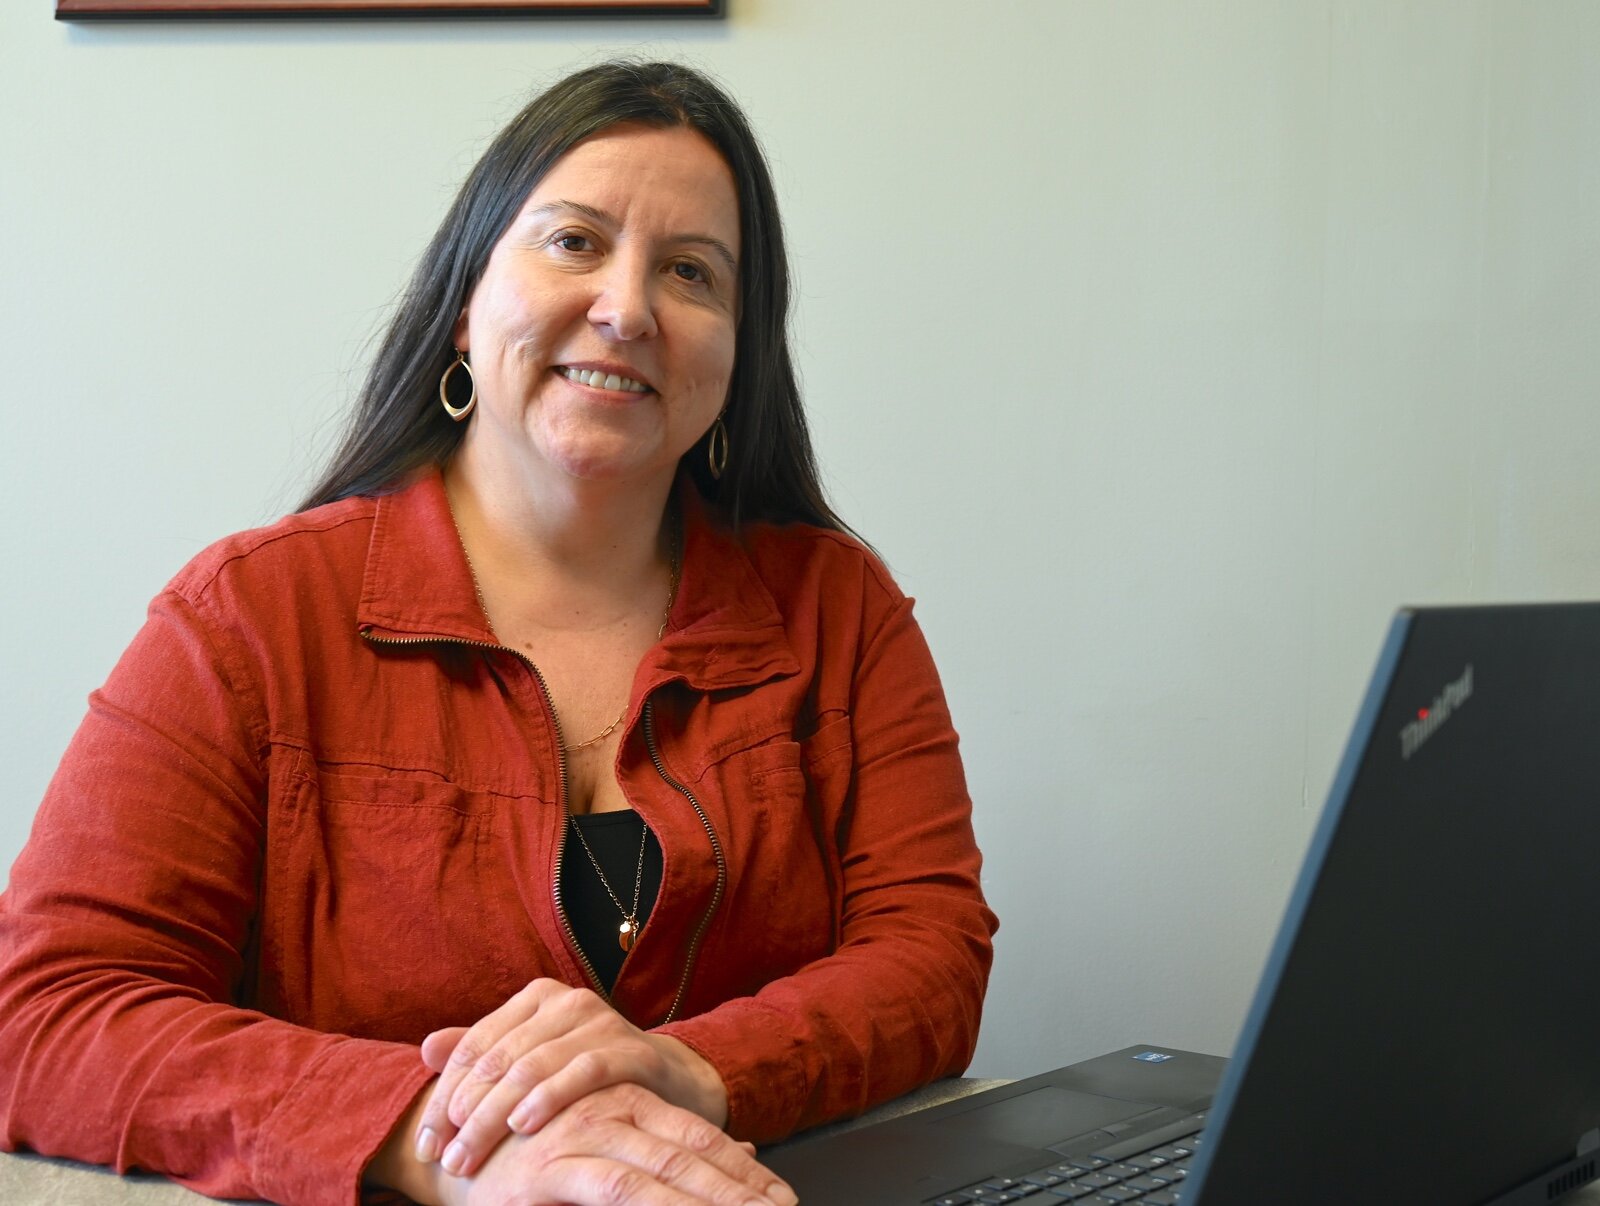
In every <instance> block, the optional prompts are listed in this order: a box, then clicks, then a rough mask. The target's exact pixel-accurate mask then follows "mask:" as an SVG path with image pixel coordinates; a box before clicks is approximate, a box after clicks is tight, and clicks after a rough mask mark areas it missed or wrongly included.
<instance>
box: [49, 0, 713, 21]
mask: <svg viewBox="0 0 1600 1206" xmlns="http://www.w3.org/2000/svg"><path fill="white" fill-rule="evenodd" d="M726 2H727V0H56V18H57V19H58V20H81V19H89V18H100V17H107V18H111V17H361V16H371V17H491V16H541V17H721V16H723V15H724V12H725V8H726Z"/></svg>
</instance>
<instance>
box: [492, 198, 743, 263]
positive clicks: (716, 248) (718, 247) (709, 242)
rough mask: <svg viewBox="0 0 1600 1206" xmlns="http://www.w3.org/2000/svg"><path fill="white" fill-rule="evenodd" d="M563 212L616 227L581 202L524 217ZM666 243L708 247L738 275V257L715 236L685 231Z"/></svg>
mask: <svg viewBox="0 0 1600 1206" xmlns="http://www.w3.org/2000/svg"><path fill="white" fill-rule="evenodd" d="M564 212H575V213H580V214H583V215H584V216H585V217H587V218H591V219H593V220H594V221H596V222H599V223H601V224H602V225H605V226H616V225H617V220H616V218H614V217H613V216H612V215H610V214H608V213H607V212H606V211H605V210H603V209H599V208H597V207H595V206H593V205H585V204H584V203H583V202H582V201H546V202H545V203H544V204H543V205H536V206H534V208H532V209H530V210H525V211H524V216H525V217H529V218H553V217H556V216H557V215H559V214H561V213H564ZM668 241H669V242H673V243H697V244H699V245H701V246H703V247H709V248H710V249H711V250H712V251H713V252H715V253H716V254H717V256H718V257H719V258H720V259H721V260H722V262H723V263H725V264H726V265H727V266H728V271H729V272H731V273H733V274H734V275H735V276H737V275H738V274H739V260H738V257H736V256H735V255H734V254H733V249H732V248H731V247H729V246H728V245H727V244H726V243H724V242H723V241H722V240H721V239H719V238H717V237H716V236H715V235H708V234H696V233H694V232H693V231H686V232H684V233H682V234H675V235H670V236H669V237H668Z"/></svg>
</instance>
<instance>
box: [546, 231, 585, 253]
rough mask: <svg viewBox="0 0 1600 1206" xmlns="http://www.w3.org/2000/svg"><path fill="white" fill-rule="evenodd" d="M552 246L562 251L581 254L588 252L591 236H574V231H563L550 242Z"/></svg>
mask: <svg viewBox="0 0 1600 1206" xmlns="http://www.w3.org/2000/svg"><path fill="white" fill-rule="evenodd" d="M550 242H551V244H552V245H554V246H556V247H559V248H561V250H562V251H571V252H580V251H588V250H590V247H589V236H588V235H581V234H574V233H573V232H572V231H563V232H562V233H560V234H558V235H556V237H555V238H553V239H551V240H550Z"/></svg>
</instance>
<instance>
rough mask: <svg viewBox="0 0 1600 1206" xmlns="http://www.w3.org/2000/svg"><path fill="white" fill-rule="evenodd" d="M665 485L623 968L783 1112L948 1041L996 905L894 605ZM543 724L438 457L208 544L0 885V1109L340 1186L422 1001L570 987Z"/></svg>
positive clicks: (840, 563)
mask: <svg viewBox="0 0 1600 1206" xmlns="http://www.w3.org/2000/svg"><path fill="white" fill-rule="evenodd" d="M682 498H683V500H684V502H683V505H684V508H685V517H684V528H685V530H684V547H683V569H682V578H681V583H680V587H679V592H678V598H677V601H676V604H675V605H674V607H673V609H672V613H671V617H670V623H669V627H668V630H667V632H666V634H665V636H664V637H663V639H662V640H661V642H660V643H659V645H658V646H657V647H656V648H655V649H654V650H652V651H651V652H650V653H649V654H648V655H647V656H646V657H645V659H644V661H643V662H642V664H641V665H640V667H639V670H638V674H637V676H636V678H635V681H634V685H633V691H632V702H631V703H630V705H629V711H628V714H627V728H626V736H625V737H624V739H623V740H622V743H621V747H620V749H619V752H618V756H617V773H618V775H619V776H620V779H621V782H622V784H623V787H624V789H625V791H626V793H627V795H628V798H629V799H630V800H631V801H632V803H633V805H634V806H635V807H636V808H637V809H638V811H639V812H640V814H641V815H643V816H644V818H645V819H646V820H647V821H648V822H649V824H650V826H651V828H653V829H654V830H655V832H656V834H657V835H658V837H659V839H660V843H661V848H662V854H663V860H664V871H663V875H662V882H661V892H660V896H659V898H658V899H657V902H656V905H655V909H654V911H653V913H652V914H651V916H650V920H649V923H648V925H647V926H646V927H645V929H644V931H643V933H642V935H641V937H640V938H639V941H638V943H637V945H636V946H635V947H634V949H633V950H632V952H631V953H630V954H629V955H628V957H627V961H626V963H625V964H624V966H623V969H622V972H621V975H620V977H619V979H618V981H617V984H616V987H615V992H614V995H613V997H612V1001H613V1004H614V1005H615V1007H616V1008H617V1009H618V1010H619V1011H620V1012H621V1013H622V1014H623V1015H625V1016H626V1017H627V1018H629V1019H630V1020H631V1021H633V1022H634V1023H635V1024H637V1025H639V1026H642V1027H647V1028H651V1027H653V1028H657V1029H658V1030H659V1031H660V1032H663V1033H669V1034H672V1035H674V1036H675V1037H677V1038H679V1039H681V1040H682V1041H683V1042H685V1043H687V1044H689V1045H690V1046H691V1047H693V1048H694V1049H695V1050H697V1051H699V1052H700V1053H701V1054H702V1055H704V1056H705V1057H706V1058H707V1059H708V1060H710V1061H711V1063H712V1064H713V1065H714V1066H715V1067H716V1068H717V1069H718V1071H719V1072H720V1073H721V1074H722V1077H723V1079H724V1080H725V1081H726V1083H727V1088H728V1099H729V1109H730V1113H729V1124H728V1129H729V1130H730V1131H731V1132H732V1133H733V1134H734V1135H735V1136H737V1137H740V1138H748V1139H752V1140H756V1141H761V1140H769V1139H773V1138H776V1137H780V1136H782V1135H785V1134H787V1133H789V1132H791V1131H793V1130H795V1129H797V1128H801V1127H805V1126H809V1125H812V1124H815V1123H818V1122H822V1121H825V1120H827V1119H830V1118H835V1117H839V1116H842V1115H848V1114H852V1113H855V1112H858V1111H861V1110H863V1109H866V1108H867V1107H869V1106H872V1105H874V1104H876V1103H877V1102H880V1101H883V1100H886V1099H888V1098H890V1097H894V1096H896V1095H898V1094H901V1093H904V1092H906V1091H908V1090H909V1089H912V1088H914V1087H916V1086H917V1085H920V1084H922V1083H924V1082H927V1081H929V1080H932V1079H935V1078H937V1077H940V1076H945V1075H949V1074H952V1073H955V1072H958V1071H960V1070H961V1069H962V1068H964V1067H965V1066H966V1064H967V1062H968V1060H969V1058H970V1056H971V1053H972V1048H973V1044H974V1042H975V1040H976V1037H977V1032H978V1019H979V1009H980V1005H981V1002H982V999H983V992H984V987H985V984H986V981H987V976H988V971H989V964H990V958H991V946H990V938H991V935H992V933H993V931H994V925H995V922H994V918H993V915H992V914H991V913H990V912H989V910H988V909H987V907H986V906H985V904H984V900H983V896H982V893H981V891H980V888H979V883H978V870H979V856H978V851H977V848H976V846H975V844H974V842H973V836H972V829H971V823H970V806H969V802H968V798H967V794H966V789H965V786H964V782H963V777H962V772H961V766H960V762H959V760H958V757H957V753H956V736H955V733H954V732H953V731H952V729H951V725H950V720H949V716H948V713H947V711H946V708H945V704H944V700H943V697H942V694H941V691H940V687H939V681H938V678H937V675H936V674H935V671H934V667H933V663H932V661H931V660H930V658H929V655H928V651H927V648H926V646H925V643H924V641H923V639H922V636H921V634H920V632H919V630H918V628H917V626H916V624H915V622H914V621H913V619H912V616H911V603H910V600H908V599H907V598H906V597H905V596H903V595H902V594H901V593H900V592H899V590H898V589H897V588H896V587H895V585H894V583H893V582H892V581H891V580H890V579H889V577H888V575H887V574H886V573H885V571H884V570H883V568H882V567H881V566H880V565H879V564H878V563H877V562H876V561H875V560H874V559H873V558H872V557H871V556H870V555H868V554H867V553H866V552H865V551H864V550H862V549H861V547H860V546H859V545H857V544H856V543H855V542H854V541H852V540H850V539H848V538H846V537H844V536H840V535H838V534H834V533H828V532H822V531H819V530H817V529H814V528H810V527H805V526H799V525H794V526H785V527H773V526H756V527H754V528H752V529H750V530H749V531H748V532H747V533H746V534H745V535H744V537H743V538H742V539H741V540H735V539H734V538H732V537H731V536H730V535H729V534H728V533H727V532H726V531H724V530H722V529H721V528H720V527H719V526H718V525H717V523H716V522H715V521H714V520H713V519H712V517H711V515H710V513H709V512H708V511H707V510H706V509H705V508H704V507H703V506H702V505H700V504H699V502H698V499H697V497H696V496H695V495H694V493H693V491H692V490H685V491H683V492H682ZM652 747H653V749H652ZM558 750H559V743H558V741H557V739H556V736H555V733H554V728H553V721H552V718H551V714H550V711H549V707H548V705H547V702H546V700H545V696H544V694H543V691H542V688H541V687H540V685H539V684H538V682H537V681H536V678H535V673H534V671H533V669H532V667H531V665H530V664H529V663H527V662H526V661H524V660H523V659H521V658H520V657H519V656H518V655H516V654H514V653H512V652H511V651H509V650H504V649H500V648H498V647H496V646H495V645H494V638H493V635H492V633H491V632H490V631H489V629H488V624H487V621H486V620H485V618H484V615H483V612H482V609H481V608H480V606H479V604H478V603H477V600H476V596H475V593H474V590H473V586H472V581H471V578H470V575H469V571H468V568H467V564H466V560H465V556H464V554H463V552H462V550H461V545H460V541H459V539H458V537H457V535H456V532H455V528H454V525H453V523H452V521H451V517H450V512H449V507H448V504H447V502H446V499H445V494H444V490H443V487H442V484H441V482H440V479H439V477H438V475H437V474H430V475H427V476H425V477H423V478H422V479H420V480H419V481H418V482H417V483H416V484H413V485H412V486H410V487H408V488H406V489H404V490H402V491H400V492H398V493H396V494H393V495H390V496H387V497H384V498H380V499H377V500H372V499H351V500H346V501H343V502H338V503H334V504H331V505H329V506H325V507H321V508H318V509H316V510H314V511H310V512H307V513H305V514H301V515H295V516H291V517H290V518H288V519H285V520H283V521H282V522H280V523H278V524H276V525H275V526H273V527H269V528H265V529H262V530H258V531H253V532H247V533H244V534H242V535H239V536H235V537H232V538H230V539H227V540H224V541H222V542H221V543H219V544H217V545H215V546H213V547H212V548H211V549H209V550H207V551H206V552H204V553H202V554H201V555H200V556H199V557H198V558H196V559H195V560H194V561H193V562H192V563H191V564H190V565H189V566H188V567H186V568H185V569H184V570H183V571H182V572H181V573H180V574H179V575H178V576H177V578H175V579H174V580H173V582H172V583H171V584H170V585H169V586H168V587H167V589H166V590H165V591H164V592H163V593H162V594H161V595H160V596H159V597H157V599H156V600H155V602H154V603H153V604H152V605H151V608H150V614H149V619H148V621H147V623H146V624H145V626H144V628H143V629H142V631H141V632H140V633H139V635H138V637H137V638H136V639H135V640H134V642H133V644H132V646H131V647H130V648H129V649H128V651H127V653H126V654H125V655H124V656H123V658H122V660H121V662H120V663H119V664H118V666H117V667H116V669H115V671H114V672H113V673H112V675H111V677H110V679H109V680H108V681H107V683H106V685H105V686H104V687H103V688H102V689H101V690H99V691H97V692H95V693H94V695H93V696H92V697H91V700H90V710H89V714H88V717H87V718H86V720H85V721H84V723H83V726H82V728H81V729H80V730H79V731H78V734H77V735H76V737H75V738H74V739H73V742H72V744H71V747H70V748H69V749H68V751H67V754H66V756H65V758H64V760H63V761H62V764H61V767H60V769H59V771H58V772H57V774H56V777H55V779H54V781H53V782H52V784H51V786H50V789H49V792H48V794H47V796H46V798H45V800H44V803H43V805H42V806H41V808H40V810H39V813H38V815H37V818H36V820H35V824H34V829H33V833H32V836H31V837H30V839H29V841H28V844H27V847H26V849H25V850H24V851H23V853H22V855H21V856H20V857H19V858H18V860H17V863H16V865H15V867H14V869H13V871H12V876H11V882H10V887H9V889H8V890H7V891H6V893H5V894H4V896H3V897H0V1143H3V1144H4V1145H5V1146H6V1147H9V1148H12V1149H16V1148H23V1147H27V1148H32V1149H33V1150H35V1151H39V1152H44V1153H47V1154H56V1155H65V1156H71V1157H75V1158H77V1159H81V1160H86V1161H91V1162H94V1163H100V1164H109V1165H114V1166H115V1167H117V1168H119V1169H127V1168H130V1167H140V1168H145V1169H153V1170H157V1171H160V1172H164V1173H167V1174H168V1175H171V1176H174V1177H176V1178H177V1179H179V1180H181V1181H183V1182H185V1183H187V1184H189V1185H191V1186H193V1187H194V1188H196V1189H199V1190H201V1191H202V1192H205V1193H209V1194H213V1195H216V1196H223V1197H258V1196H259V1197H264V1198H269V1199H272V1200H274V1201H279V1202H286V1203H302V1202H304V1203H348V1202H351V1201H353V1200H355V1199H356V1198H357V1196H358V1193H359V1183H360V1176H361V1170H362V1168H363V1167H364V1166H365V1165H366V1163H367V1162H368V1161H369V1160H370V1159H371V1157H372V1156H373V1154H374V1153H375V1152H376V1150H377V1149H378V1147H379V1146H380V1145H381V1144H382V1142H383V1140H384V1138H385V1136H386V1135H387V1134H388V1133H389V1132H390V1130H391V1129H392V1128H393V1126H394V1124H395V1122H396V1120H397V1119H398V1118H399V1117H400V1115H401V1114H402V1113H403V1112H404V1110H405V1108H406V1107H407V1105H408V1104H409V1103H410V1101H411V1100H412V1099H413V1098H414V1096H415V1095H416V1093H417V1091H418V1090H419V1088H420V1087H421V1086H422V1085H423V1083H424V1082H425V1081H426V1080H427V1079H428V1076H429V1074H428V1072H427V1070H426V1069H425V1068H424V1067H423V1065H422V1063H421V1060H420V1058H419V1055H418V1052H417V1048H416V1044H417V1043H418V1042H419V1041H420V1040H421V1039H422V1037H423V1036H424V1035H425V1034H426V1033H427V1032H428V1031H430V1030H433V1029H435V1028H437V1027H441V1026H445V1025H455V1024H470V1023H471V1022H473V1021H475V1020H477V1019H478V1018H479V1017H481V1016H483V1015H484V1014H485V1013H487V1012H489V1011H490V1010H492V1009H494V1008H495V1007H497V1006H499V1005H500V1004H501V1003H503V1002H504V1001H505V999H506V998H507V997H509V996H510V995H511V994H512V993H514V992H515V991H516V990H517V989H519V988H520V987H521V986H522V985H524V984H525V983H526V982H527V981H529V980H530V979H533V978H535V977H539V976H553V977H556V978H558V979H560V980H563V981H566V982H567V983H571V984H585V983H589V976H588V974H587V973H586V971H585V968H584V966H583V965H582V964H581V962H580V957H579V956H578V955H577V954H576V953H575V947H574V944H573V942H572V940H571V938H570V935H569V932H568V930H567V928H566V923H565V921H564V918H563V916H562V914H561V911H560V908H559V905H558V898H557V895H556V888H555V876H556V871H557V867H558V865H559V860H560V843H561V841H562V838H563V835H564V833H565V831H566V827H565V826H564V825H563V824H562V817H563V812H562V798H561V793H562V786H561V779H560V760H559V753H558Z"/></svg>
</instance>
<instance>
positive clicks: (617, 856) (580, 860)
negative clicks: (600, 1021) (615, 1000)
mask: <svg viewBox="0 0 1600 1206" xmlns="http://www.w3.org/2000/svg"><path fill="white" fill-rule="evenodd" d="M573 820H574V821H576V822H577V824H578V828H579V829H580V830H581V831H582V833H583V840H584V841H585V842H587V843H588V844H589V849H590V850H591V851H592V852H593V853H594V857H595V859H596V860H597V861H598V862H599V864H600V868H601V870H603V871H604V872H605V873H606V880H607V882H609V883H610V884H611V891H612V892H615V893H616V894H617V900H620V901H621V902H622V907H623V908H624V909H632V908H633V886H634V884H635V883H636V882H639V842H640V840H641V839H643V841H644V844H645V850H644V880H643V883H642V884H641V886H640V889H639V924H640V925H641V926H643V925H644V923H645V921H647V920H648V919H649V917H650V909H651V907H652V906H653V905H654V904H655V902H656V894H657V893H658V892H660V891H661V846H660V843H658V842H657V841H656V835H655V834H654V833H648V832H647V831H646V829H645V824H644V818H643V817H641V816H640V815H639V814H638V813H636V812H634V811H633V809H631V808H624V809H622V810H621V811H619V812H593V813H588V814H587V815H584V816H575V817H573ZM561 904H562V907H563V908H564V909H566V912H567V920H568V921H570V922H571V923H572V933H573V936H574V937H575V938H577V940H578V946H579V948H580V949H581V950H582V951H583V953H584V954H585V955H587V956H588V957H589V962H590V963H592V964H593V965H594V970H595V975H597V976H598V977H599V978H600V983H601V984H602V985H604V986H605V990H606V991H607V992H610V991H611V989H612V986H613V985H615V984H616V982H617V973H618V972H619V971H621V970H622V960H623V957H624V954H625V952H624V951H623V949H622V947H621V946H619V945H618V944H617V927H618V926H620V925H621V924H622V916H623V915H622V913H621V912H619V911H618V909H617V906H616V903H615V902H614V901H612V899H611V897H610V895H609V894H608V893H607V892H606V889H605V885H603V884H602V883H601V882H600V878H599V876H597V875H596V874H595V871H594V865H593V864H592V863H590V861H589V856H588V855H587V854H585V853H584V852H583V844H582V843H580V842H579V841H578V837H577V834H574V833H572V832H570V831H569V832H568V834H567V842H566V849H565V850H564V851H563V852H562V855H561Z"/></svg>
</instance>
